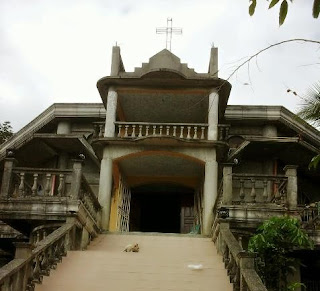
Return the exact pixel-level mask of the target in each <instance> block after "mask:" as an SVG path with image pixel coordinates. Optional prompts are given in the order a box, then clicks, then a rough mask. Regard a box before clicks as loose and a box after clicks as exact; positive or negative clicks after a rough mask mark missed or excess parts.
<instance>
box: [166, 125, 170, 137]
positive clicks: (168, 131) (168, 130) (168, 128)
mask: <svg viewBox="0 0 320 291" xmlns="http://www.w3.org/2000/svg"><path fill="white" fill-rule="evenodd" d="M166 134H167V135H170V126H169V125H167V132H166Z"/></svg>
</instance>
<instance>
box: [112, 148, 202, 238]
mask: <svg viewBox="0 0 320 291" xmlns="http://www.w3.org/2000/svg"><path fill="white" fill-rule="evenodd" d="M114 168H115V169H117V173H118V174H117V175H114V176H115V177H120V179H118V180H119V181H120V182H119V183H117V182H115V191H114V195H113V198H114V199H112V201H113V202H112V203H113V207H112V209H113V210H112V211H111V225H112V226H114V228H111V230H112V229H114V230H118V231H141V232H163V233H188V232H190V231H191V230H192V229H193V228H194V227H195V226H196V225H198V228H199V225H200V220H201V210H200V208H201V207H202V205H201V203H198V202H199V201H200V200H201V198H200V196H201V194H202V191H201V189H202V186H203V174H204V164H203V162H202V161H199V160H197V159H194V158H191V157H189V156H186V155H183V154H179V153H176V152H163V151H148V152H140V153H138V154H134V155H129V156H126V157H121V158H120V159H118V160H117V163H116V167H114ZM115 181H117V179H115ZM199 194H200V195H199ZM199 199H200V200H199ZM195 201H196V202H195ZM195 214H196V215H195ZM113 222H114V223H113Z"/></svg>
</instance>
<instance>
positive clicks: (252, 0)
mask: <svg viewBox="0 0 320 291" xmlns="http://www.w3.org/2000/svg"><path fill="white" fill-rule="evenodd" d="M267 1H269V0H267ZM269 2H270V4H269V9H270V8H273V7H274V6H276V5H277V4H278V3H279V2H281V4H280V10H279V25H282V24H283V23H284V21H285V20H286V17H287V14H288V7H289V4H288V0H282V1H280V0H271V1H269ZM290 2H293V0H290ZM256 6H257V0H249V14H250V16H252V15H253V14H254V12H255V10H256ZM277 6H279V5H277ZM319 14H320V0H313V6H312V16H313V17H314V18H318V17H319Z"/></svg>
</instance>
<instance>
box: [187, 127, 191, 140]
mask: <svg viewBox="0 0 320 291" xmlns="http://www.w3.org/2000/svg"><path fill="white" fill-rule="evenodd" d="M187 128H188V133H187V139H190V138H191V135H190V131H191V126H188V127H187Z"/></svg>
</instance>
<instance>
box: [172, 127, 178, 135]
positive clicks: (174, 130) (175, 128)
mask: <svg viewBox="0 0 320 291" xmlns="http://www.w3.org/2000/svg"><path fill="white" fill-rule="evenodd" d="M176 135H177V127H176V126H175V125H174V126H173V133H172V136H174V137H175V136H176Z"/></svg>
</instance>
